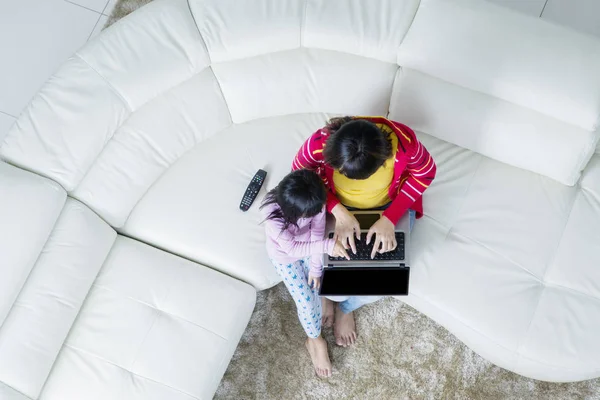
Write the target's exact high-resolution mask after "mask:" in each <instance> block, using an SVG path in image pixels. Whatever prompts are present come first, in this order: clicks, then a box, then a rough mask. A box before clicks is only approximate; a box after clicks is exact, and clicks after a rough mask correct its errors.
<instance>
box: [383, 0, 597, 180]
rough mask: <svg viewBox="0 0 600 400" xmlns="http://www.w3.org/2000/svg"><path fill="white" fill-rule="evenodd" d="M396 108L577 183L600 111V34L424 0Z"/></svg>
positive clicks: (452, 137)
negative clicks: (592, 34) (593, 35)
mask: <svg viewBox="0 0 600 400" xmlns="http://www.w3.org/2000/svg"><path fill="white" fill-rule="evenodd" d="M398 64H399V65H400V66H401V71H399V73H398V78H397V80H396V84H395V88H394V95H393V98H392V103H391V106H390V117H391V118H392V119H398V120H401V121H403V122H404V123H406V124H408V125H409V126H412V127H413V128H415V129H417V130H420V131H423V132H426V133H428V134H431V135H433V136H436V137H438V138H440V139H443V140H445V141H448V142H451V143H454V144H457V145H459V146H462V147H466V148H468V149H471V150H473V151H476V152H478V153H481V154H483V155H486V156H488V157H490V158H494V159H496V160H499V161H502V162H504V163H507V164H510V165H514V166H517V167H520V168H523V169H527V170H530V171H534V172H537V173H539V174H542V175H546V176H548V177H551V178H553V179H556V180H558V181H559V182H562V183H563V184H566V185H573V184H575V183H576V182H577V180H578V179H579V175H580V172H581V170H582V169H583V168H584V167H585V165H586V164H587V162H588V161H589V159H590V157H591V155H592V154H593V152H594V147H595V144H596V141H597V136H598V135H597V133H595V131H596V129H597V128H598V122H599V120H600V72H599V71H600V41H599V40H597V39H596V38H592V37H589V36H586V35H584V34H580V33H577V32H574V31H571V30H569V29H566V28H563V27H560V26H557V25H553V24H551V23H548V22H546V21H543V20H540V19H533V18H531V17H530V16H527V15H523V14H519V13H516V12H514V11H512V10H509V9H506V8H504V7H500V6H496V5H495V4H491V3H489V2H486V1H479V0H422V1H421V4H420V6H419V10H418V11H417V14H416V16H415V19H414V21H413V23H412V26H411V27H410V29H409V31H408V33H407V35H406V37H405V38H404V40H403V42H402V44H401V45H400V48H399V51H398Z"/></svg>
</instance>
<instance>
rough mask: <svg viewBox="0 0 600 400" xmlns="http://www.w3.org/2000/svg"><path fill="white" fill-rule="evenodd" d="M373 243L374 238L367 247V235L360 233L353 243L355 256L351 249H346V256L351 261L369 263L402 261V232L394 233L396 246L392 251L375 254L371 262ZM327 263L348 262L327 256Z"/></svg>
mask: <svg viewBox="0 0 600 400" xmlns="http://www.w3.org/2000/svg"><path fill="white" fill-rule="evenodd" d="M329 236H330V237H333V233H330V234H329ZM373 242H375V238H374V237H372V238H371V244H370V245H367V233H366V232H361V234H360V240H359V241H355V243H356V254H354V253H352V250H351V249H348V255H349V256H350V260H351V261H355V260H369V261H395V260H399V261H402V260H404V232H396V242H397V243H398V245H397V246H396V248H395V249H394V250H392V251H388V252H386V253H383V254H380V253H375V258H373V259H372V260H371V250H373ZM329 261H348V260H346V259H345V258H344V257H332V256H329Z"/></svg>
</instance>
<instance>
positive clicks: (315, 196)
mask: <svg viewBox="0 0 600 400" xmlns="http://www.w3.org/2000/svg"><path fill="white" fill-rule="evenodd" d="M326 200H327V191H326V189H325V185H324V184H323V182H322V181H321V178H320V177H319V175H317V174H316V173H315V172H314V171H310V170H307V169H300V170H297V171H293V172H291V173H289V174H288V175H286V177H285V178H283V179H282V180H281V182H279V185H277V186H276V187H275V188H273V189H272V190H271V191H269V192H268V193H267V195H266V196H265V199H264V200H263V202H262V205H261V206H260V208H263V207H265V206H267V205H269V204H277V205H278V206H279V207H277V208H276V209H275V210H274V211H273V212H271V214H269V216H267V218H266V219H267V220H279V221H281V222H282V223H283V228H282V230H286V229H287V228H289V226H290V225H296V226H298V225H297V223H298V220H299V219H300V218H310V217H314V216H315V215H317V214H319V213H320V212H321V210H322V209H323V206H324V205H325V202H326Z"/></svg>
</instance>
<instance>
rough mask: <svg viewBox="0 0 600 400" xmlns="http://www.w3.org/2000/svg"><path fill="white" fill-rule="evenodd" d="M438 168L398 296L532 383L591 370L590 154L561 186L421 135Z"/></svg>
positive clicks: (599, 324) (594, 177) (594, 234)
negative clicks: (577, 176) (575, 178)
mask: <svg viewBox="0 0 600 400" xmlns="http://www.w3.org/2000/svg"><path fill="white" fill-rule="evenodd" d="M419 137H420V139H421V140H422V141H423V143H424V144H425V145H426V146H427V148H428V150H429V151H430V152H431V153H432V155H433V157H434V159H435V160H436V162H437V165H438V178H437V179H436V180H435V181H434V182H433V184H432V185H431V187H430V188H429V189H428V191H427V193H426V195H425V196H424V198H423V199H424V208H425V216H424V218H423V219H421V220H419V221H417V223H416V224H415V228H414V231H413V235H412V242H411V244H412V261H413V262H412V269H411V274H412V277H411V279H412V282H411V294H410V295H409V296H408V297H406V298H403V300H405V301H406V302H407V303H408V304H410V305H412V306H414V307H415V308H417V309H418V310H420V311H422V312H424V313H425V314H427V315H428V316H430V317H431V318H433V319H434V320H436V321H438V322H439V323H441V324H442V325H443V326H445V327H446V328H447V329H449V330H450V331H451V332H452V333H454V334H455V335H457V336H458V337H460V338H461V340H462V341H464V342H465V343H466V344H467V345H468V346H469V347H471V348H472V349H474V350H475V351H476V352H477V353H479V354H481V355H482V356H483V357H485V358H487V359H489V360H491V361H492V362H493V363H495V364H497V365H499V366H501V367H504V368H506V369H509V370H511V371H515V372H517V373H520V374H523V375H525V376H535V377H536V379H542V380H549V381H570V380H579V379H589V378H593V377H596V376H597V374H598V372H599V371H600V363H599V362H598V354H600V344H599V343H598V341H597V335H596V332H598V331H599V330H600V287H599V286H598V285H597V282H598V280H599V279H600V276H599V275H598V272H597V265H598V263H599V262H600V259H598V257H596V256H594V254H600V233H599V232H598V231H597V229H595V228H594V227H596V226H598V225H597V224H598V223H600V220H599V217H598V215H600V213H599V212H600V183H598V182H600V179H599V178H600V156H598V155H596V156H594V158H592V161H591V162H590V164H589V165H588V168H586V170H585V171H584V173H583V177H582V181H581V183H580V185H578V186H576V187H569V186H564V185H561V184H559V183H557V182H555V181H554V180H552V179H549V178H546V177H543V176H540V175H538V174H535V173H531V172H528V171H524V170H521V169H518V168H515V167H511V166H508V165H505V164H502V163H500V162H497V161H494V160H491V159H489V158H486V157H483V156H481V155H478V154H476V153H473V152H471V151H468V150H465V149H461V148H459V147H457V146H455V145H452V144H449V143H446V142H443V141H441V140H439V139H436V138H433V137H431V136H428V135H424V134H419Z"/></svg>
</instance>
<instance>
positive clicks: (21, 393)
mask: <svg viewBox="0 0 600 400" xmlns="http://www.w3.org/2000/svg"><path fill="white" fill-rule="evenodd" d="M0 385H4V386H5V387H7V388H9V389H11V390H14V391H15V392H17V393H19V394H20V395H22V396H24V397H26V398H28V399H31V400H33V397H30V396H28V395H26V394H25V393H23V392H21V391H20V390H17V389H15V388H14V387H12V386H11V385H9V384H8V383H6V382H4V381H0Z"/></svg>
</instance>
